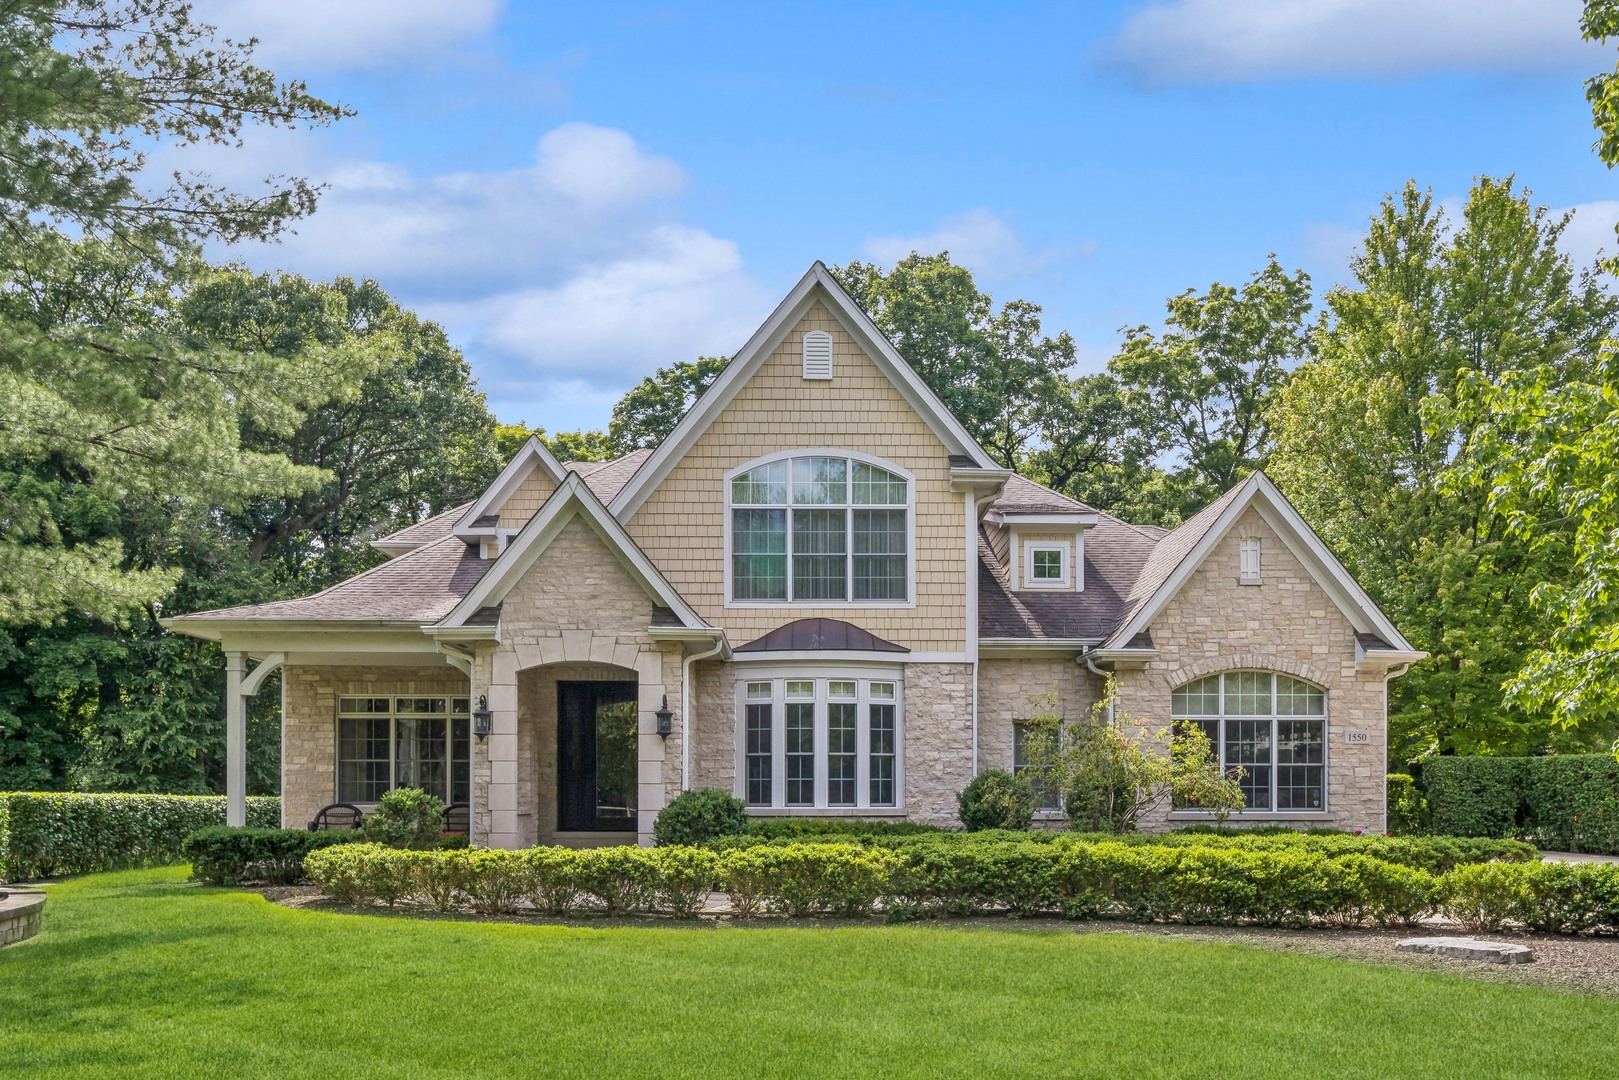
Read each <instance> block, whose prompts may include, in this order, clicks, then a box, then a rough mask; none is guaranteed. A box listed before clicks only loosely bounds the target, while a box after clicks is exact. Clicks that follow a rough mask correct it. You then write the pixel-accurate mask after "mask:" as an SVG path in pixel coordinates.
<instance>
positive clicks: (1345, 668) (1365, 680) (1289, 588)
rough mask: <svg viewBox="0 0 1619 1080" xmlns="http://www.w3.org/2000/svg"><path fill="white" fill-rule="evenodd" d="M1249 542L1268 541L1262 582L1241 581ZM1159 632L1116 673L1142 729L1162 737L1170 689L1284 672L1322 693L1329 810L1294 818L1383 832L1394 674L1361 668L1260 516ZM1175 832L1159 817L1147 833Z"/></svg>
mask: <svg viewBox="0 0 1619 1080" xmlns="http://www.w3.org/2000/svg"><path fill="white" fill-rule="evenodd" d="M1247 537H1257V538H1258V539H1259V541H1260V551H1261V560H1262V568H1263V569H1262V573H1261V581H1260V583H1259V584H1258V585H1244V584H1239V583H1238V567H1239V564H1238V559H1239V554H1238V548H1239V545H1240V543H1241V541H1242V539H1243V538H1247ZM1151 633H1152V640H1153V644H1154V645H1155V646H1156V647H1157V649H1158V655H1157V657H1156V658H1155V659H1153V660H1152V661H1150V662H1149V663H1148V664H1147V666H1146V667H1145V668H1144V669H1138V670H1125V671H1121V672H1120V673H1119V679H1118V704H1119V708H1120V709H1121V710H1122V711H1123V712H1125V713H1126V714H1128V715H1129V716H1131V717H1133V718H1135V719H1136V720H1138V721H1140V726H1141V727H1143V728H1146V729H1149V730H1154V731H1156V730H1159V729H1162V728H1164V727H1166V726H1167V725H1168V724H1169V698H1170V692H1171V691H1173V690H1174V689H1175V688H1176V687H1177V686H1181V685H1182V684H1184V683H1187V682H1189V681H1191V680H1193V679H1198V678H1202V677H1203V676H1205V675H1212V674H1214V673H1216V672H1222V671H1233V670H1238V669H1243V668H1248V669H1256V670H1264V671H1276V672H1282V673H1284V674H1288V675H1293V676H1295V677H1297V678H1300V679H1305V680H1308V681H1309V682H1312V683H1315V684H1316V685H1318V686H1321V687H1324V688H1325V689H1326V691H1327V723H1326V766H1327V771H1326V775H1327V797H1326V803H1327V808H1326V810H1325V811H1324V812H1322V813H1321V814H1318V815H1301V814H1298V813H1291V814H1288V815H1286V819H1287V820H1301V819H1302V820H1305V821H1308V822H1309V823H1310V824H1320V825H1327V826H1335V827H1338V828H1345V829H1365V830H1367V831H1368V832H1382V831H1383V830H1384V827H1385V822H1386V813H1385V809H1386V808H1385V783H1384V779H1383V776H1384V773H1385V771H1386V769H1385V759H1386V755H1387V752H1388V748H1387V725H1386V704H1387V697H1386V689H1387V686H1386V683H1385V681H1384V680H1385V675H1386V672H1384V671H1381V670H1377V671H1361V670H1359V669H1358V667H1357V665H1356V661H1355V631H1354V627H1353V626H1351V625H1350V622H1349V620H1348V619H1347V618H1345V617H1344V615H1343V613H1342V612H1341V611H1340V610H1339V609H1338V607H1337V606H1336V605H1335V604H1334V603H1333V601H1332V599H1331V598H1330V597H1328V595H1327V593H1326V591H1325V590H1323V589H1322V588H1321V586H1320V585H1318V584H1316V581H1315V579H1314V578H1313V577H1312V576H1311V574H1310V573H1309V571H1308V570H1306V569H1305V567H1304V566H1303V564H1301V563H1300V562H1299V561H1298V559H1296V558H1294V556H1293V554H1292V552H1291V551H1289V550H1288V548H1287V546H1286V544H1284V543H1283V542H1282V539H1281V537H1279V536H1278V535H1277V534H1276V532H1275V531H1274V530H1273V529H1271V527H1270V526H1269V525H1268V524H1267V523H1266V522H1265V520H1264V518H1263V517H1262V516H1261V515H1260V514H1259V513H1258V512H1257V511H1256V510H1253V509H1249V510H1248V511H1247V512H1246V513H1245V514H1243V515H1242V517H1241V518H1239V519H1238V521H1237V523H1236V524H1235V525H1234V526H1233V527H1232V529H1231V530H1230V532H1228V533H1227V534H1226V536H1225V537H1224V538H1223V539H1222V540H1221V541H1220V542H1219V543H1218V544H1216V545H1215V547H1214V548H1213V550H1212V551H1210V553H1209V555H1208V557H1207V558H1206V559H1205V560H1204V562H1203V565H1202V566H1200V567H1199V568H1198V569H1197V570H1196V571H1194V572H1193V573H1192V575H1191V576H1190V577H1189V578H1188V579H1187V581H1186V583H1185V584H1184V585H1183V586H1182V588H1181V590H1180V591H1179V592H1178V593H1177V594H1176V595H1175V597H1174V598H1173V599H1172V600H1171V601H1170V602H1169V604H1168V605H1166V606H1165V608H1164V610H1163V611H1162V612H1161V613H1160V614H1159V615H1158V617H1157V618H1156V619H1154V620H1153V623H1152V627H1151ZM1351 731H1353V732H1363V733H1365V735H1366V737H1367V741H1366V742H1364V743H1357V744H1353V745H1351V744H1349V743H1347V742H1346V741H1345V735H1346V734H1347V733H1348V732H1351ZM1181 816H1182V815H1176V817H1181ZM1240 816H1241V817H1253V818H1259V819H1260V820H1266V819H1274V818H1278V817H1282V815H1260V814H1253V815H1240ZM1170 824H1171V817H1170V814H1169V811H1168V810H1167V809H1163V810H1160V811H1159V813H1158V814H1157V816H1156V817H1154V818H1153V819H1152V820H1151V821H1148V822H1146V827H1149V828H1165V827H1168V826H1169V825H1170Z"/></svg>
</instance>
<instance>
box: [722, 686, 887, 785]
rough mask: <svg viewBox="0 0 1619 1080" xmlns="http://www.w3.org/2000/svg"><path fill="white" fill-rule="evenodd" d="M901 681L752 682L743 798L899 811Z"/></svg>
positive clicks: (743, 707)
mask: <svg viewBox="0 0 1619 1080" xmlns="http://www.w3.org/2000/svg"><path fill="white" fill-rule="evenodd" d="M900 697H901V695H900V690H899V684H898V683H897V682H894V681H892V680H889V679H870V678H798V677H790V678H780V679H769V680H763V679H761V680H749V681H747V682H744V683H743V684H742V686H741V692H740V694H739V706H740V713H739V718H738V719H739V724H738V727H739V734H738V740H737V747H738V752H739V761H738V777H739V782H738V789H739V790H738V794H740V795H741V796H742V798H743V799H744V800H746V802H747V803H748V805H749V806H761V807H766V806H774V807H809V808H815V807H849V808H855V809H859V808H867V807H882V806H896V805H898V802H899V792H900V786H901V780H900V712H901V708H900V706H901V701H900Z"/></svg>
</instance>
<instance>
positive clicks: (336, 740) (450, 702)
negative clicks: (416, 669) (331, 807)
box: [332, 690, 477, 812]
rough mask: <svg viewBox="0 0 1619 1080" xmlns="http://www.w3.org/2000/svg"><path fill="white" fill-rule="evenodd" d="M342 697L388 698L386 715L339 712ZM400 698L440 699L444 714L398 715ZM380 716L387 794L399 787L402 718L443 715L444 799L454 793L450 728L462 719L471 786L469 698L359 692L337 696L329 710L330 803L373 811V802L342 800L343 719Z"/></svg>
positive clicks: (450, 802) (448, 802)
mask: <svg viewBox="0 0 1619 1080" xmlns="http://www.w3.org/2000/svg"><path fill="white" fill-rule="evenodd" d="M344 698H387V699H388V712H387V713H386V714H383V713H374V712H344V711H343V699H344ZM400 698H435V699H436V698H443V699H444V708H445V710H446V711H445V712H443V713H411V712H403V713H402V712H400V711H399V699H400ZM457 701H460V702H464V703H465V704H466V707H467V711H466V712H463V713H458V712H456V711H455V703H456V702H457ZM384 716H386V719H387V721H388V790H389V791H392V790H394V789H395V788H396V787H398V786H399V776H398V771H399V721H400V719H402V718H403V719H406V720H410V719H415V718H417V717H428V718H432V717H435V716H443V717H444V722H445V727H444V733H445V741H446V743H447V745H446V746H445V751H446V752H447V753H448V754H449V757H448V758H447V759H446V761H445V767H446V769H447V773H446V776H445V783H444V794H445V795H446V796H450V795H453V794H454V791H455V726H454V722H455V721H456V720H458V719H459V720H465V721H466V722H467V773H468V781H469V784H471V785H475V784H476V782H477V778H476V777H475V776H473V775H472V773H473V768H472V760H473V757H474V756H475V751H474V749H473V744H474V743H475V742H476V741H477V740H476V739H475V738H474V737H473V735H472V699H471V698H468V697H467V696H466V695H464V694H404V693H399V692H397V691H386V692H384V691H380V690H366V691H362V692H359V693H354V694H338V695H337V700H336V702H335V704H334V710H333V715H332V801H333V802H334V803H345V802H346V803H348V804H349V805H351V806H358V807H359V808H360V809H361V810H364V811H366V812H370V811H372V810H375V809H376V808H377V804H376V803H374V802H355V801H354V800H352V799H345V798H343V721H344V720H378V719H383V718H384ZM468 794H469V795H470V794H471V792H470V791H469V792H468ZM444 805H445V806H457V805H470V801H469V803H467V804H459V803H456V802H454V801H453V800H452V799H450V798H446V799H445V800H444Z"/></svg>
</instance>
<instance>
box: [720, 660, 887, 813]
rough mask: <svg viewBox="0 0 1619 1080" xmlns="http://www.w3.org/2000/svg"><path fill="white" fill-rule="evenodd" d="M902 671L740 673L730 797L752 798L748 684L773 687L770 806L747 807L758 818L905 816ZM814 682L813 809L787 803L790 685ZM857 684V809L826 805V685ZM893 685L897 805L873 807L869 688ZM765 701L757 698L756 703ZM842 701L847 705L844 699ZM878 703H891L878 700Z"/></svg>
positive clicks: (854, 668)
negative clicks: (833, 683) (731, 794)
mask: <svg viewBox="0 0 1619 1080" xmlns="http://www.w3.org/2000/svg"><path fill="white" fill-rule="evenodd" d="M902 670H903V669H900V668H897V667H893V666H888V665H883V664H847V665H844V664H840V665H838V666H836V667H825V666H820V665H787V666H783V667H779V668H763V669H753V670H748V671H742V672H739V673H738V674H737V681H736V692H735V695H734V700H735V704H734V709H735V712H734V714H733V715H734V717H735V727H736V774H735V780H734V781H733V784H732V793H733V794H734V795H735V796H736V797H737V798H739V799H741V800H742V801H743V802H747V799H748V772H747V762H748V758H747V751H748V742H747V724H746V717H747V712H746V709H747V705H748V683H750V682H753V683H758V682H769V683H770V684H771V696H770V755H771V760H770V805H769V806H763V805H759V806H752V805H750V806H749V807H748V813H750V814H754V815H756V816H766V817H768V816H776V817H780V816H793V815H797V816H804V817H836V816H848V817H858V816H867V815H877V816H884V815H893V816H903V815H904V814H905V812H906V810H905V680H904V677H903V675H902ZM789 681H792V682H811V681H813V682H814V683H815V698H814V701H815V729H814V730H815V734H814V739H815V799H814V802H813V803H812V804H811V805H808V806H802V805H793V806H789V805H788V804H787V683H788V682H789ZM849 681H853V682H854V683H855V684H856V687H855V691H856V696H855V701H856V702H857V711H856V720H855V801H854V805H853V806H848V805H841V804H840V805H838V806H830V805H828V803H827V749H828V740H827V704H828V696H827V686H826V684H827V683H828V682H849ZM873 682H886V683H893V684H894V700H893V705H894V802H893V803H892V804H891V805H890V804H883V805H877V806H874V805H872V802H871V757H870V755H871V709H870V706H871V705H872V704H873V699H872V697H871V683H873ZM763 700H764V699H762V698H756V699H754V704H760V703H762V701H763ZM795 700H803V699H795ZM839 700H844V701H846V700H848V699H847V698H842V699H839ZM875 703H876V704H879V705H885V704H888V701H887V699H878V700H877V701H876V702H875Z"/></svg>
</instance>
